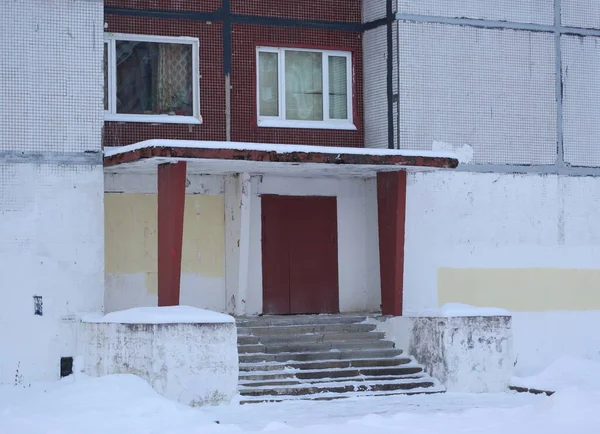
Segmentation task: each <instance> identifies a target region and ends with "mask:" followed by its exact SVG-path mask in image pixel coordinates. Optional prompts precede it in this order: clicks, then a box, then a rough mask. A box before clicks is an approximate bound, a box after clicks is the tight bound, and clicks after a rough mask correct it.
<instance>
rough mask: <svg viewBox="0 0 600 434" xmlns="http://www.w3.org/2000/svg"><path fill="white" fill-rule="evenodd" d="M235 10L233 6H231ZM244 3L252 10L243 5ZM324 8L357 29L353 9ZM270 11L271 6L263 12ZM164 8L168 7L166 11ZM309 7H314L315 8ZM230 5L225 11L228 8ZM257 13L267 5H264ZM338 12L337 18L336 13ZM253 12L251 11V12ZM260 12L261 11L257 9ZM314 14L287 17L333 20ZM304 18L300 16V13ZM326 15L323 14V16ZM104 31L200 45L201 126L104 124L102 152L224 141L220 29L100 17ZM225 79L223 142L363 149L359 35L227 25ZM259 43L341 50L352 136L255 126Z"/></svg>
mask: <svg viewBox="0 0 600 434" xmlns="http://www.w3.org/2000/svg"><path fill="white" fill-rule="evenodd" d="M175 3H177V4H178V7H180V8H182V7H183V6H184V5H185V4H187V5H188V6H189V5H190V4H192V3H202V2H185V1H180V2H175V1H172V2H166V1H145V2H142V1H135V0H121V1H117V0H107V3H106V5H107V6H109V5H112V6H122V7H138V8H141V7H146V8H148V9H152V8H155V9H168V8H169V7H170V8H173V7H174V6H173V5H174V4H175ZM233 3H234V4H235V5H237V6H236V9H237V11H239V10H240V2H233ZM248 3H255V2H252V1H248ZM300 3H301V4H303V5H304V6H303V7H302V8H301V10H302V11H312V12H315V11H319V10H320V9H321V8H322V7H323V5H322V4H321V3H319V2H311V5H312V6H311V7H308V6H307V5H306V4H305V3H306V2H305V1H303V2H300ZM324 3H326V4H327V5H329V8H331V9H335V7H336V6H339V7H337V11H338V12H339V15H336V17H335V19H337V20H346V21H352V20H356V21H357V22H360V2H358V1H350V2H342V1H332V0H330V1H327V2H324ZM269 4H270V5H271V6H269V7H270V8H271V9H270V10H274V9H275V4H274V2H267V3H265V5H269ZM169 5H170V6H169ZM315 5H316V6H315ZM232 6H233V5H232ZM203 7H204V6H203ZM264 7H265V8H266V7H267V6H264ZM279 9H280V12H281V13H282V14H283V13H288V14H289V15H290V16H292V15H293V14H294V12H293V10H294V8H288V9H286V8H285V7H283V6H279V7H278V10H279ZM342 9H343V11H342ZM255 12H256V11H255ZM263 12H265V10H263ZM322 12H323V13H322V14H320V13H316V12H315V13H314V16H313V17H309V16H308V15H306V16H301V17H300V16H299V15H296V16H293V17H294V18H298V17H300V18H311V19H316V18H319V19H322V20H324V19H332V20H333V19H334V17H333V15H326V14H325V12H324V11H322ZM303 13H306V12H303ZM327 13H330V11H329V10H328V12H327ZM105 21H106V22H107V24H108V28H106V29H105V31H106V32H114V33H132V34H148V35H163V36H193V37H197V38H199V40H200V76H201V78H200V114H201V115H202V118H203V123H202V124H201V125H183V124H182V125H180V124H151V123H141V122H129V123H125V122H105V128H104V146H123V145H128V144H131V143H135V142H139V141H142V140H148V139H157V138H166V139H182V140H219V141H220V140H226V130H225V128H226V126H225V78H224V74H223V46H222V26H221V23H219V22H214V23H211V24H208V23H205V22H202V21H194V20H184V19H164V18H146V17H133V16H120V15H110V14H107V15H105ZM232 27H233V29H232V48H233V56H232V75H231V85H232V93H231V107H232V108H231V140H233V141H243V142H259V143H289V144H306V145H319V146H349V147H363V146H364V140H363V98H362V92H363V82H362V68H363V66H362V36H361V34H360V33H353V32H343V31H331V30H322V29H308V28H283V27H268V26H258V25H247V24H243V25H242V24H240V25H237V24H236V25H233V26H232ZM261 44H268V45H280V44H281V45H284V46H292V47H314V48H320V49H328V48H331V49H342V50H348V51H352V53H353V56H352V57H353V59H352V61H353V70H354V77H353V82H354V96H353V98H354V99H353V110H354V115H353V118H354V124H355V125H356V127H357V130H355V131H347V130H324V129H305V128H267V127H261V128H259V127H258V126H257V113H256V81H255V80H256V46H257V45H261Z"/></svg>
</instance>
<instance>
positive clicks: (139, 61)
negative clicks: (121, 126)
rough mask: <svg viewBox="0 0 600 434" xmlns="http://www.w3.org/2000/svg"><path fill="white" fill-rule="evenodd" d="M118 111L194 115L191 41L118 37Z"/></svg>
mask: <svg viewBox="0 0 600 434" xmlns="http://www.w3.org/2000/svg"><path fill="white" fill-rule="evenodd" d="M116 51H117V53H116V57H117V113H131V114H177V115H185V116H192V115H193V105H192V79H193V75H192V68H193V62H192V45H189V44H185V45H184V44H165V43H156V42H136V41H116Z"/></svg>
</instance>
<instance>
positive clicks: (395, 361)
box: [240, 357, 412, 371]
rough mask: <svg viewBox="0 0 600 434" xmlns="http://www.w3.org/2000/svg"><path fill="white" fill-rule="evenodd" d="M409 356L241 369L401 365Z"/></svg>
mask: <svg viewBox="0 0 600 434" xmlns="http://www.w3.org/2000/svg"><path fill="white" fill-rule="evenodd" d="M411 362H412V360H411V359H410V358H408V357H393V358H392V357H390V358H384V359H349V360H325V361H318V362H290V363H272V364H263V363H256V364H255V363H244V364H241V365H240V371H262V370H265V371H271V370H282V369H284V368H291V369H300V370H305V369H309V370H319V369H338V368H352V367H355V368H364V367H384V366H400V365H406V364H409V363H411Z"/></svg>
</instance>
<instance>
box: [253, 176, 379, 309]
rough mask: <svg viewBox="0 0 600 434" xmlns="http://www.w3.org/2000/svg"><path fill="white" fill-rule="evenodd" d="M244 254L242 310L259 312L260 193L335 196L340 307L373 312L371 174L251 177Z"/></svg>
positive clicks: (375, 266) (375, 272) (375, 269)
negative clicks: (247, 244)
mask: <svg viewBox="0 0 600 434" xmlns="http://www.w3.org/2000/svg"><path fill="white" fill-rule="evenodd" d="M251 189H252V190H251V191H252V204H251V206H250V210H251V211H250V215H251V221H250V255H249V261H250V262H249V267H248V289H247V298H246V299H245V300H242V303H243V304H244V305H245V313H246V314H249V315H253V314H257V313H260V312H262V261H261V211H260V209H261V207H260V195H261V194H282V195H306V196H311V195H312V196H314V195H317V196H319V195H320V196H336V197H337V213H338V263H339V268H338V275H339V296H340V298H339V299H340V311H341V312H362V311H379V310H380V305H381V293H380V284H379V252H378V237H377V207H376V205H375V204H376V183H375V179H374V178H372V179H358V178H356V179H335V178H293V177H286V178H283V177H275V176H262V177H253V178H252V187H251Z"/></svg>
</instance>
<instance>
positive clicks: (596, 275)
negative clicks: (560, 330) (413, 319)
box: [438, 268, 600, 312]
mask: <svg viewBox="0 0 600 434" xmlns="http://www.w3.org/2000/svg"><path fill="white" fill-rule="evenodd" d="M451 302H456V303H466V304H470V305H473V306H479V307H491V306H493V307H499V308H504V309H508V310H511V311H513V312H533V311H547V310H597V309H600V270H590V269H561V268H440V269H439V270H438V303H439V305H440V306H441V305H443V304H445V303H451Z"/></svg>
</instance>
